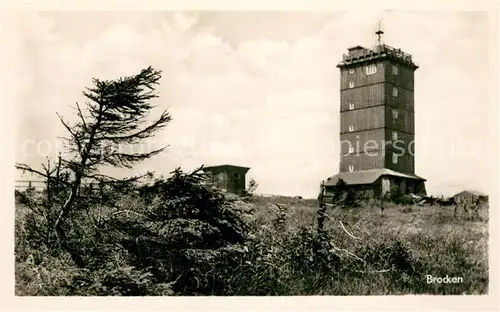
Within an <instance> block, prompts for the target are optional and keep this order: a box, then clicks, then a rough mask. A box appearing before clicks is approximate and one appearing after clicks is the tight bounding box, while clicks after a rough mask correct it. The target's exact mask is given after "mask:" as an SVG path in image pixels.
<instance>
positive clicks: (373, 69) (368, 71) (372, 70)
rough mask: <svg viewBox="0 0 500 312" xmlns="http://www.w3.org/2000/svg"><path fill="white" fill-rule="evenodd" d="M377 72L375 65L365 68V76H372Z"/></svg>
mask: <svg viewBox="0 0 500 312" xmlns="http://www.w3.org/2000/svg"><path fill="white" fill-rule="evenodd" d="M376 72H377V65H369V66H366V74H367V75H373V74H375V73H376Z"/></svg>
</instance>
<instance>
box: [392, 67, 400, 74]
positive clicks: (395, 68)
mask: <svg viewBox="0 0 500 312" xmlns="http://www.w3.org/2000/svg"><path fill="white" fill-rule="evenodd" d="M392 74H393V75H399V68H398V67H397V66H395V65H392Z"/></svg>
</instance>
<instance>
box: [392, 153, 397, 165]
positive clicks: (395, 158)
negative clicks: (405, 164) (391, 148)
mask: <svg viewBox="0 0 500 312" xmlns="http://www.w3.org/2000/svg"><path fill="white" fill-rule="evenodd" d="M392 163H393V164H397V163H398V154H392Z"/></svg>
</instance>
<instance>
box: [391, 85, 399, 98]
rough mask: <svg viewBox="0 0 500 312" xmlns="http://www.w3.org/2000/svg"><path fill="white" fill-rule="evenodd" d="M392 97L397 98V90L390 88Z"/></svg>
mask: <svg viewBox="0 0 500 312" xmlns="http://www.w3.org/2000/svg"><path fill="white" fill-rule="evenodd" d="M392 96H394V97H397V96H398V88H396V87H393V88H392Z"/></svg>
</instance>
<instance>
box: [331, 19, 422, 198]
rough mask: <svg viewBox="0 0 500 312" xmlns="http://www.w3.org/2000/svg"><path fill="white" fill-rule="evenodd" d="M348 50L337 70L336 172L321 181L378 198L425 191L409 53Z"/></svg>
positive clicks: (387, 49)
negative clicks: (419, 168)
mask: <svg viewBox="0 0 500 312" xmlns="http://www.w3.org/2000/svg"><path fill="white" fill-rule="evenodd" d="M376 34H377V36H378V41H377V44H376V45H375V46H374V47H373V48H364V47H362V46H355V47H352V48H349V49H348V53H347V54H344V55H343V56H342V61H341V62H340V63H339V64H338V65H337V67H338V68H339V69H340V141H341V142H340V143H341V144H340V150H341V158H340V168H339V169H340V170H339V173H338V174H337V175H335V176H332V177H330V178H328V179H327V180H326V181H324V182H325V190H326V192H327V193H328V192H330V191H333V190H334V188H335V185H336V184H337V182H338V181H339V180H340V179H342V180H343V181H344V182H345V183H346V184H347V186H348V187H350V188H354V189H356V190H357V191H360V192H363V193H365V195H371V196H380V195H384V194H386V193H387V192H388V191H390V190H392V191H394V190H398V191H400V192H401V193H403V194H407V193H415V194H420V195H425V193H426V191H425V184H424V182H425V179H423V178H420V177H418V176H417V175H415V114H414V105H415V102H414V73H415V70H416V69H417V68H418V66H417V64H415V63H414V62H413V60H412V56H411V55H410V54H407V53H405V52H403V51H401V49H396V48H393V47H390V46H388V45H386V44H382V43H381V40H380V37H381V35H382V34H383V31H382V30H381V29H380V27H379V29H378V30H377V32H376Z"/></svg>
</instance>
